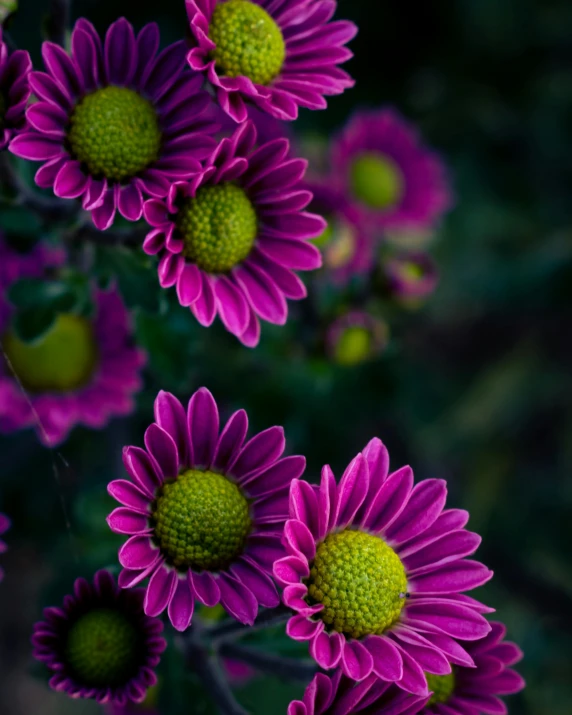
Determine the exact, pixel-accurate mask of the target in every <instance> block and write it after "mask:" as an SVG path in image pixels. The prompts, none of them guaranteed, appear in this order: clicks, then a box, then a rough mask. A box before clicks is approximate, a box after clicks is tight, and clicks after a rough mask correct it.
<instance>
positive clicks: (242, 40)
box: [186, 0, 357, 122]
mask: <svg viewBox="0 0 572 715" xmlns="http://www.w3.org/2000/svg"><path fill="white" fill-rule="evenodd" d="M186 5H187V15H188V17H189V22H190V25H191V32H192V33H193V36H194V39H195V42H196V46H195V47H193V48H192V49H191V50H190V52H189V54H188V62H189V65H190V66H191V67H192V68H193V69H194V70H197V71H199V72H204V73H205V75H206V77H207V78H208V80H209V82H210V83H211V84H212V85H213V87H214V88H215V90H216V93H217V97H218V101H219V103H220V105H221V107H222V108H223V109H224V111H225V112H227V113H228V114H229V115H230V116H231V117H232V118H233V119H234V120H235V121H236V122H243V121H245V120H246V118H247V103H254V104H256V105H257V106H258V107H260V108H261V109H263V110H264V111H265V112H268V114H271V115H272V116H274V117H277V118H278V119H284V120H292V119H296V118H297V116H298V107H307V108H309V109H325V108H326V106H327V103H326V100H325V96H328V95H335V94H341V93H342V92H343V91H344V90H345V89H347V88H349V87H353V85H354V81H353V80H352V79H351V77H350V76H349V75H348V74H347V73H346V72H344V71H343V70H341V69H340V68H339V67H338V65H340V64H342V63H343V62H346V61H347V60H349V59H350V57H352V53H351V52H350V50H349V49H348V48H347V47H345V45H346V43H347V42H349V41H350V40H351V39H352V38H353V37H354V36H355V34H356V32H357V28H356V26H355V25H354V24H353V23H351V22H347V21H344V20H338V21H337V22H330V20H331V18H332V16H333V14H334V12H335V10H336V3H335V1H334V0H254V1H251V0H186Z"/></svg>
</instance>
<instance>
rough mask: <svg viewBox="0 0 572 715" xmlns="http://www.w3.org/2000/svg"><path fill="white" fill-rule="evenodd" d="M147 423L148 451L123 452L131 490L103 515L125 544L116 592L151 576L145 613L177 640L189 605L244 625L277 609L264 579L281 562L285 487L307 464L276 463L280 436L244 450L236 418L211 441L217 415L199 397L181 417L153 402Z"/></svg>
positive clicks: (203, 394)
mask: <svg viewBox="0 0 572 715" xmlns="http://www.w3.org/2000/svg"><path fill="white" fill-rule="evenodd" d="M155 420H156V422H154V423H153V424H152V425H151V426H150V427H149V428H148V429H147V431H146V432H145V447H146V450H143V449H140V448H139V447H127V448H126V449H125V451H124V455H123V461H124V464H125V467H126V469H127V471H128V473H129V475H130V477H131V479H132V481H127V480H118V481H114V482H111V484H110V485H109V487H108V491H109V493H110V494H111V495H112V496H113V497H114V498H115V499H117V501H119V502H120V503H121V504H123V506H122V507H120V508H118V509H115V511H113V512H112V513H111V514H110V515H109V517H108V519H107V521H108V523H109V526H110V527H111V529H112V530H113V531H115V532H116V533H119V534H128V535H129V537H130V538H129V539H128V540H127V541H126V543H125V544H124V545H123V546H122V548H121V549H120V551H119V561H120V563H121V565H122V566H123V571H122V572H121V574H120V576H119V585H120V586H122V587H123V588H129V587H131V586H134V585H135V584H137V583H140V582H141V581H142V580H143V579H145V578H146V577H149V578H150V580H149V584H148V586H147V592H146V596H145V604H144V608H145V613H147V614H148V615H150V616H158V615H159V614H160V613H162V612H163V611H164V610H165V609H167V612H168V615H169V619H170V621H171V623H172V624H173V626H174V627H175V628H177V629H178V630H181V631H183V630H185V629H186V628H187V627H188V626H189V624H190V623H191V619H192V616H193V610H194V604H195V601H198V602H199V603H202V604H204V605H205V606H211V607H212V606H216V605H217V604H218V603H221V604H222V605H223V606H224V608H225V609H226V610H227V611H228V612H229V613H230V614H231V615H232V616H233V617H234V618H236V619H237V620H239V621H241V622H242V623H248V624H252V623H253V622H254V619H255V618H256V614H257V611H258V606H259V605H261V606H266V607H274V606H276V605H277V604H278V603H279V598H278V594H277V592H276V587H275V585H274V583H273V581H272V578H271V577H270V573H271V571H272V564H273V563H274V561H275V560H276V559H277V558H278V557H279V556H281V555H283V554H284V551H283V549H282V547H281V544H280V537H281V532H282V527H283V524H284V521H285V520H286V518H287V516H288V491H289V486H290V483H291V482H292V480H297V479H298V477H299V476H300V475H301V474H302V472H303V471H304V467H305V459H304V458H303V457H298V456H293V457H285V458H284V459H281V455H282V453H283V451H284V447H285V441H284V430H283V429H282V428H281V427H271V428H270V429H267V430H265V431H264V432H261V433H260V434H257V435H256V436H254V437H252V439H250V440H249V441H248V442H246V444H244V439H245V436H246V432H247V428H248V418H247V416H246V413H245V412H244V410H239V411H238V412H235V413H234V414H233V415H232V416H231V417H230V419H229V420H228V422H227V423H226V426H225V427H224V429H223V430H222V432H221V433H220V435H219V413H218V408H217V405H216V402H215V401H214V399H213V396H212V395H211V393H210V392H209V391H208V390H206V389H205V388H201V389H200V390H198V391H197V392H195V394H194V395H193V396H192V398H191V400H190V402H189V406H188V410H187V412H186V413H185V410H184V409H183V407H182V405H181V403H180V402H179V401H178V400H177V399H176V398H175V397H173V395H170V394H169V393H166V392H161V393H159V395H158V397H157V399H156V401H155Z"/></svg>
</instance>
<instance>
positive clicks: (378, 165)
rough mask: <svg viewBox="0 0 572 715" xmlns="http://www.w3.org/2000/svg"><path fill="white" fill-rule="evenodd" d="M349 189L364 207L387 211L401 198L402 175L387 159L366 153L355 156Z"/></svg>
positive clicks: (391, 161)
mask: <svg viewBox="0 0 572 715" xmlns="http://www.w3.org/2000/svg"><path fill="white" fill-rule="evenodd" d="M350 188H351V191H352V194H353V195H354V196H355V198H356V199H357V200H358V201H361V202H362V203H364V204H365V205H366V206H369V207H370V208H372V209H387V208H390V207H392V206H395V205H396V204H397V203H398V202H399V201H400V199H401V197H402V196H403V174H402V173H401V171H400V169H399V167H398V166H397V165H396V164H395V163H394V162H393V160H392V159H390V158H389V157H387V156H383V154H378V153H376V152H366V153H364V154H360V155H359V156H357V157H356V159H355V160H354V162H353V164H352V166H351V170H350Z"/></svg>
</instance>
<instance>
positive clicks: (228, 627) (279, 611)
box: [205, 606, 292, 645]
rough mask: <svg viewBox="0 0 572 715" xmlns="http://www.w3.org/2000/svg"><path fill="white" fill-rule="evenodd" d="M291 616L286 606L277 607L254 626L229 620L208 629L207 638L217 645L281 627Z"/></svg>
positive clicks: (263, 614) (261, 616)
mask: <svg viewBox="0 0 572 715" xmlns="http://www.w3.org/2000/svg"><path fill="white" fill-rule="evenodd" d="M291 615H292V613H291V611H290V610H289V609H288V608H286V607H285V606H277V607H276V608H270V609H268V610H266V611H263V612H262V613H261V614H260V616H259V617H258V618H257V619H256V621H254V624H253V625H252V626H248V625H244V624H243V623H239V622H238V621H235V620H234V619H231V618H228V619H227V620H225V621H223V622H222V623H220V624H218V625H216V626H213V627H212V628H209V629H207V630H206V631H205V637H206V638H207V639H208V640H209V642H210V643H212V644H213V645H216V644H218V643H222V642H223V641H227V640H234V639H235V638H240V637H241V636H243V635H245V634H246V633H253V632H254V631H258V630H261V629H262V628H271V627H272V626H277V625H280V624H281V623H285V622H286V621H287V620H288V619H289V618H290V616H291Z"/></svg>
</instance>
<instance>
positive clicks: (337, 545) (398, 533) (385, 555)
mask: <svg viewBox="0 0 572 715" xmlns="http://www.w3.org/2000/svg"><path fill="white" fill-rule="evenodd" d="M388 467H389V457H388V454H387V450H386V449H385V447H384V446H383V444H382V443H381V442H380V440H379V439H373V440H372V441H371V442H370V443H369V444H368V445H367V446H366V448H365V450H364V451H363V452H362V453H360V454H358V455H357V457H356V458H355V459H354V460H353V461H352V462H351V463H350V465H349V466H348V468H347V469H346V471H345V472H344V474H343V477H342V479H341V481H340V484H339V485H338V484H336V481H335V478H334V475H333V473H332V470H331V469H330V468H329V467H328V466H326V467H324V469H323V470H322V480H321V484H320V486H319V487H318V486H311V485H309V484H307V483H306V482H303V481H298V482H295V483H293V484H292V487H291V490H290V515H291V518H290V520H289V521H288V522H286V525H285V527H284V544H285V546H286V549H287V551H288V556H287V557H285V558H283V559H281V560H279V561H278V562H277V563H276V564H275V566H274V575H275V577H276V579H277V580H278V581H279V582H280V583H281V584H283V585H284V586H285V588H284V594H283V600H284V603H285V604H286V605H287V606H289V607H290V608H291V609H293V610H294V611H295V612H296V615H294V616H293V618H291V619H290V621H289V622H288V626H287V632H288V634H289V635H290V637H291V638H294V639H295V640H300V641H309V642H310V654H311V655H312V657H313V658H315V660H316V661H317V662H318V664H319V665H320V666H321V667H322V668H325V669H329V668H334V667H336V666H340V667H341V669H342V671H343V672H344V674H345V675H347V676H348V677H350V678H352V679H354V680H363V679H364V678H367V676H368V675H370V674H371V673H372V672H373V673H375V674H376V675H377V676H378V677H379V678H381V680H384V681H387V682H396V683H397V684H398V685H399V686H400V687H401V688H402V689H403V690H407V691H408V692H411V693H414V694H417V695H424V694H427V692H428V691H427V683H426V680H425V675H424V672H423V671H426V672H428V673H432V674H436V675H445V674H447V673H450V672H451V664H452V663H454V664H459V665H464V666H469V667H470V666H471V665H473V661H472V659H471V657H470V655H469V654H468V653H467V652H466V650H464V648H463V647H462V646H461V645H460V644H459V643H458V641H473V640H477V639H479V638H482V637H484V636H485V635H486V634H487V633H488V632H489V631H490V625H489V624H488V622H487V620H486V619H485V618H484V617H483V616H482V615H481V611H483V610H485V611H486V610H487V609H486V608H485V607H484V606H481V604H479V603H478V602H476V601H474V600H473V599H471V598H469V597H467V596H465V595H462V592H464V591H468V590H470V589H473V588H475V587H477V586H480V585H481V584H483V583H485V582H486V581H488V579H489V578H490V577H491V576H492V573H491V572H490V571H489V570H488V569H487V568H486V567H485V566H483V565H482V564H480V563H478V562H476V561H469V560H466V559H465V556H468V555H469V554H472V553H473V552H474V551H475V550H476V548H477V546H478V545H479V543H480V538H479V536H477V534H473V533H471V532H468V531H466V530H465V529H464V526H465V524H466V522H467V519H468V514H467V512H465V511H461V510H458V509H449V510H444V506H445V500H446V495H447V489H446V486H445V482H444V481H442V480H439V479H427V480H424V481H422V482H420V483H419V484H417V485H415V486H413V472H412V470H411V468H410V467H403V468H401V469H399V470H397V471H396V472H393V473H392V474H389V469H388Z"/></svg>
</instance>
